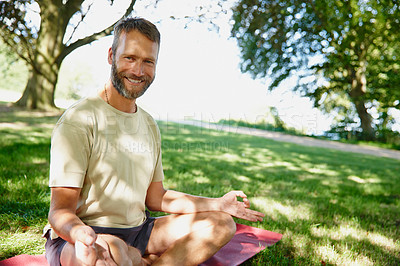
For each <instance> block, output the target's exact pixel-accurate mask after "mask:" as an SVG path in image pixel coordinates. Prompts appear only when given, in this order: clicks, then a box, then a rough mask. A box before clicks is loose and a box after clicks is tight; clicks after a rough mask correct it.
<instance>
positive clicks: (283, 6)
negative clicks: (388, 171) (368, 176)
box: [232, 0, 400, 139]
mask: <svg viewBox="0 0 400 266" xmlns="http://www.w3.org/2000/svg"><path fill="white" fill-rule="evenodd" d="M233 20H234V25H233V28H232V36H234V37H235V38H236V39H237V41H238V45H239V47H240V49H241V56H242V63H241V70H242V71H243V72H248V73H250V74H252V76H253V77H254V78H265V77H269V78H271V80H272V83H271V86H270V89H274V88H276V87H277V86H279V84H280V83H281V82H282V81H283V80H285V79H286V78H288V77H290V76H293V75H296V76H298V79H297V85H296V86H295V87H294V89H295V90H300V91H301V92H302V93H303V94H304V95H305V96H308V97H310V98H311V99H312V100H313V101H314V104H315V106H317V107H320V108H322V109H323V110H325V111H326V112H333V111H335V112H336V113H337V114H338V115H339V116H340V115H341V118H340V120H341V122H344V123H347V124H350V123H353V124H354V123H355V122H358V123H357V124H358V125H359V127H360V128H361V129H362V137H364V138H367V139H374V138H375V137H376V130H377V129H379V128H382V127H383V128H388V127H390V121H392V120H391V117H390V112H389V111H390V109H391V108H396V109H400V102H399V99H400V77H399V70H400V64H399V61H398V59H399V57H400V49H399V48H400V47H399V44H400V7H399V4H398V2H397V1H394V0H345V1H342V0H269V1H264V0H240V1H238V2H237V4H236V6H235V7H234V8H233Z"/></svg>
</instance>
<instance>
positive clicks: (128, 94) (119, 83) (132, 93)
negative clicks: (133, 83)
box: [111, 62, 154, 100]
mask: <svg viewBox="0 0 400 266" xmlns="http://www.w3.org/2000/svg"><path fill="white" fill-rule="evenodd" d="M126 77H127V78H130V79H135V80H140V81H142V82H144V83H143V84H142V88H141V90H139V91H136V90H128V89H127V88H126V86H125V83H124V79H125V78H126ZM153 80H154V77H153V78H151V77H150V76H148V75H145V76H143V77H138V76H135V75H132V74H127V73H126V72H118V70H117V66H116V65H115V63H114V62H113V63H112V65H111V82H112V84H113V86H114V87H115V88H116V89H117V91H118V93H119V94H120V95H121V96H123V97H125V98H127V99H130V100H134V99H137V98H139V97H140V96H142V95H143V94H144V93H145V92H146V90H147V89H148V88H149V87H150V85H151V83H153Z"/></svg>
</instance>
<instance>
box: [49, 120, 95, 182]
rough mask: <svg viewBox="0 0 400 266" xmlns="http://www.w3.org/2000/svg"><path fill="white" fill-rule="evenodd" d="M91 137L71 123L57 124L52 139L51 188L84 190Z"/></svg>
mask: <svg viewBox="0 0 400 266" xmlns="http://www.w3.org/2000/svg"><path fill="white" fill-rule="evenodd" d="M89 147H90V143H89V136H88V134H87V133H86V131H85V130H83V129H81V128H80V127H78V126H75V125H71V124H69V123H60V124H57V125H56V127H55V129H54V131H53V135H52V139H51V150H50V179H49V186H50V187H79V188H82V186H83V182H84V179H85V175H86V171H87V167H88V162H89V157H90V149H89Z"/></svg>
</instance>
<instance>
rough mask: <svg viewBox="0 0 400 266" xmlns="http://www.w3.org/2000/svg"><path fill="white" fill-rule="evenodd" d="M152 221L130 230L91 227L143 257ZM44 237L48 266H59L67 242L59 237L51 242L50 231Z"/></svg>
mask: <svg viewBox="0 0 400 266" xmlns="http://www.w3.org/2000/svg"><path fill="white" fill-rule="evenodd" d="M154 220H155V218H153V217H147V219H146V221H145V222H144V223H143V224H142V225H139V226H137V227H132V228H111V227H99V226H91V227H92V228H93V230H94V231H95V232H96V234H109V235H114V236H117V237H119V238H121V239H122V240H124V241H125V243H126V244H127V245H129V246H132V247H135V248H137V249H138V250H139V251H140V253H141V254H142V256H143V255H144V252H145V251H146V248H147V244H148V243H149V239H150V234H151V231H152V229H153V225H154ZM45 237H46V238H47V241H46V245H45V249H46V259H47V262H48V263H49V265H50V266H60V265H61V263H60V256H61V251H62V249H63V248H64V246H65V244H66V243H67V241H65V240H64V239H62V238H61V237H58V238H56V239H53V240H52V239H51V238H50V230H48V231H47V232H46V234H45Z"/></svg>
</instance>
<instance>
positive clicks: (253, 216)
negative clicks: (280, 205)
mask: <svg viewBox="0 0 400 266" xmlns="http://www.w3.org/2000/svg"><path fill="white" fill-rule="evenodd" d="M237 197H240V198H242V199H243V201H238V200H237ZM146 206H147V207H148V208H149V209H150V210H152V211H163V212H167V213H175V214H185V213H195V212H206V211H222V212H226V213H228V214H230V215H232V216H234V217H237V218H241V219H245V220H249V221H253V222H255V221H262V217H264V214H263V213H260V212H257V211H253V210H251V209H250V202H249V200H248V199H247V196H246V195H245V194H244V193H243V192H242V191H231V192H229V193H227V194H225V195H224V196H223V197H221V198H205V197H198V196H193V195H189V194H185V193H182V192H178V191H173V190H166V189H164V186H163V183H162V182H152V183H151V184H150V186H149V188H148V190H147V197H146Z"/></svg>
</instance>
